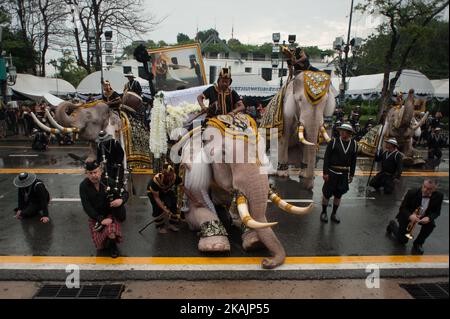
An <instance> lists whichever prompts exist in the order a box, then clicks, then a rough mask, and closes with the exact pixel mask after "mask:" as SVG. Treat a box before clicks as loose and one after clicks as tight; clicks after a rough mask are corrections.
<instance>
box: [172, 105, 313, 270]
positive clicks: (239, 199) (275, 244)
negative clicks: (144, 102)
mask: <svg viewBox="0 0 450 319" xmlns="http://www.w3.org/2000/svg"><path fill="white" fill-rule="evenodd" d="M237 122H238V123H247V124H243V126H241V128H236V127H235V126H233V125H234V124H233V123H237ZM224 123H225V124H224ZM249 123H250V125H249ZM242 127H244V129H243V128H242ZM246 127H247V128H249V127H252V128H253V131H252V130H250V131H248V129H247V130H245V128H246ZM256 130H257V129H256V123H254V121H253V120H252V119H250V118H249V117H246V116H244V115H241V114H238V115H237V116H236V117H234V118H233V117H231V116H228V115H227V116H219V117H218V118H217V119H213V120H210V121H209V122H208V125H207V127H206V129H205V130H204V132H203V133H201V129H200V128H198V129H195V130H194V131H193V137H192V138H189V135H187V136H185V137H184V138H183V139H182V140H181V141H180V142H178V143H177V144H176V145H175V146H174V147H172V150H171V157H172V158H173V156H176V154H178V151H179V150H180V149H181V148H182V150H183V152H182V157H181V163H182V165H181V166H182V167H184V168H185V170H186V171H185V179H184V189H185V195H186V198H187V208H186V213H185V216H186V221H187V223H188V225H189V226H190V228H191V229H192V230H196V231H200V234H201V238H200V240H199V242H198V249H199V250H200V251H202V252H226V251H229V250H230V243H229V241H228V237H227V231H226V229H225V227H224V225H223V223H222V222H221V220H220V218H219V216H218V212H217V210H218V209H219V208H221V207H226V208H227V209H226V211H227V212H228V211H229V212H230V213H231V216H232V218H233V220H234V223H235V224H236V225H240V224H243V226H242V227H243V228H244V229H245V230H246V231H244V232H243V235H242V246H243V248H244V249H245V250H251V249H254V248H256V247H259V246H261V244H262V245H264V246H265V247H267V248H268V250H269V251H270V253H271V254H272V256H273V257H272V258H269V259H264V260H263V262H262V266H263V267H264V268H268V269H270V268H275V267H277V266H279V265H281V264H282V263H283V262H284V259H285V256H286V253H285V250H284V248H283V246H282V244H281V243H280V241H279V240H278V238H277V236H276V235H275V233H274V231H273V230H272V229H271V227H272V226H275V225H276V223H268V222H267V219H266V210H267V199H268V198H270V199H271V200H272V201H273V202H274V203H276V204H277V205H278V206H279V207H280V208H282V209H284V210H285V211H288V212H290V213H293V214H299V215H302V214H307V213H309V212H310V211H311V210H312V208H313V205H312V204H311V205H310V206H309V207H305V208H299V207H295V206H292V205H289V204H287V203H286V202H284V201H283V200H282V199H281V198H280V197H278V196H277V195H276V194H275V193H273V192H272V191H271V190H270V187H269V180H268V175H267V172H266V171H265V169H264V168H265V165H268V161H267V159H266V157H265V153H264V151H265V143H264V141H263V139H257V138H256V137H255V136H256V133H254V132H256ZM246 132H248V135H246V134H247V133H246ZM252 132H253V133H252ZM252 136H253V137H255V139H253V138H252ZM237 216H239V217H240V218H239V217H237Z"/></svg>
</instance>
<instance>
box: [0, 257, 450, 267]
mask: <svg viewBox="0 0 450 319" xmlns="http://www.w3.org/2000/svg"><path fill="white" fill-rule="evenodd" d="M262 259H263V257H119V258H116V259H112V258H107V257H37V256H0V264H5V263H9V264H11V263H12V264H76V265H83V264H88V265H205V264H207V265H257V264H260V263H261V261H262ZM448 262H449V256H448V255H436V256H337V257H287V258H286V261H285V263H286V264H342V263H346V264H354V263H374V264H380V263H399V264H408V263H448Z"/></svg>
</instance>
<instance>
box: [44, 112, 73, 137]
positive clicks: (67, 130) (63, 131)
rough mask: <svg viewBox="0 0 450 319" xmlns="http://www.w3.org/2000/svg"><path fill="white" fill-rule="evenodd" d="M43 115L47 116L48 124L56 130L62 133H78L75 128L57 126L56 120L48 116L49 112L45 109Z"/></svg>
mask: <svg viewBox="0 0 450 319" xmlns="http://www.w3.org/2000/svg"><path fill="white" fill-rule="evenodd" d="M45 115H46V116H47V119H48V120H49V122H50V124H52V125H53V126H54V127H56V128H57V129H58V130H60V131H61V132H62V133H78V132H79V130H78V129H77V128H67V127H64V126H61V125H59V124H58V122H56V120H55V119H54V118H53V116H52V115H51V114H50V111H49V110H48V109H45Z"/></svg>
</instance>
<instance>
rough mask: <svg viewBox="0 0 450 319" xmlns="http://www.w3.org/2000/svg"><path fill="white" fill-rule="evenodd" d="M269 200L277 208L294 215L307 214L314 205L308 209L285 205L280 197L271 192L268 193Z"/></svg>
mask: <svg viewBox="0 0 450 319" xmlns="http://www.w3.org/2000/svg"><path fill="white" fill-rule="evenodd" d="M269 199H270V200H271V201H272V202H273V203H274V204H275V205H277V206H278V207H279V208H281V209H282V210H284V211H285V212H288V213H290V214H294V215H306V214H309V213H310V212H311V211H312V209H313V208H314V204H313V203H311V204H310V205H309V206H308V207H297V206H294V205H291V204H288V203H286V202H285V201H284V200H283V199H282V198H281V197H280V196H278V195H277V194H275V193H274V192H273V191H269Z"/></svg>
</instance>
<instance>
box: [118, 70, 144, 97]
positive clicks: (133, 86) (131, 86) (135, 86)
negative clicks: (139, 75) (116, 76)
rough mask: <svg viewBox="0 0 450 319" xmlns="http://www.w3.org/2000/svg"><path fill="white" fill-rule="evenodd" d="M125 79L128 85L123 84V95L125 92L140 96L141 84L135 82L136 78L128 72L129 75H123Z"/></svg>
mask: <svg viewBox="0 0 450 319" xmlns="http://www.w3.org/2000/svg"><path fill="white" fill-rule="evenodd" d="M125 77H126V78H127V79H128V83H127V84H125V87H124V89H123V94H125V93H126V92H134V93H136V94H137V95H139V96H141V94H142V87H141V84H140V83H139V82H138V81H136V80H135V79H136V77H135V76H134V74H133V73H131V72H129V73H127V74H125Z"/></svg>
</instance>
